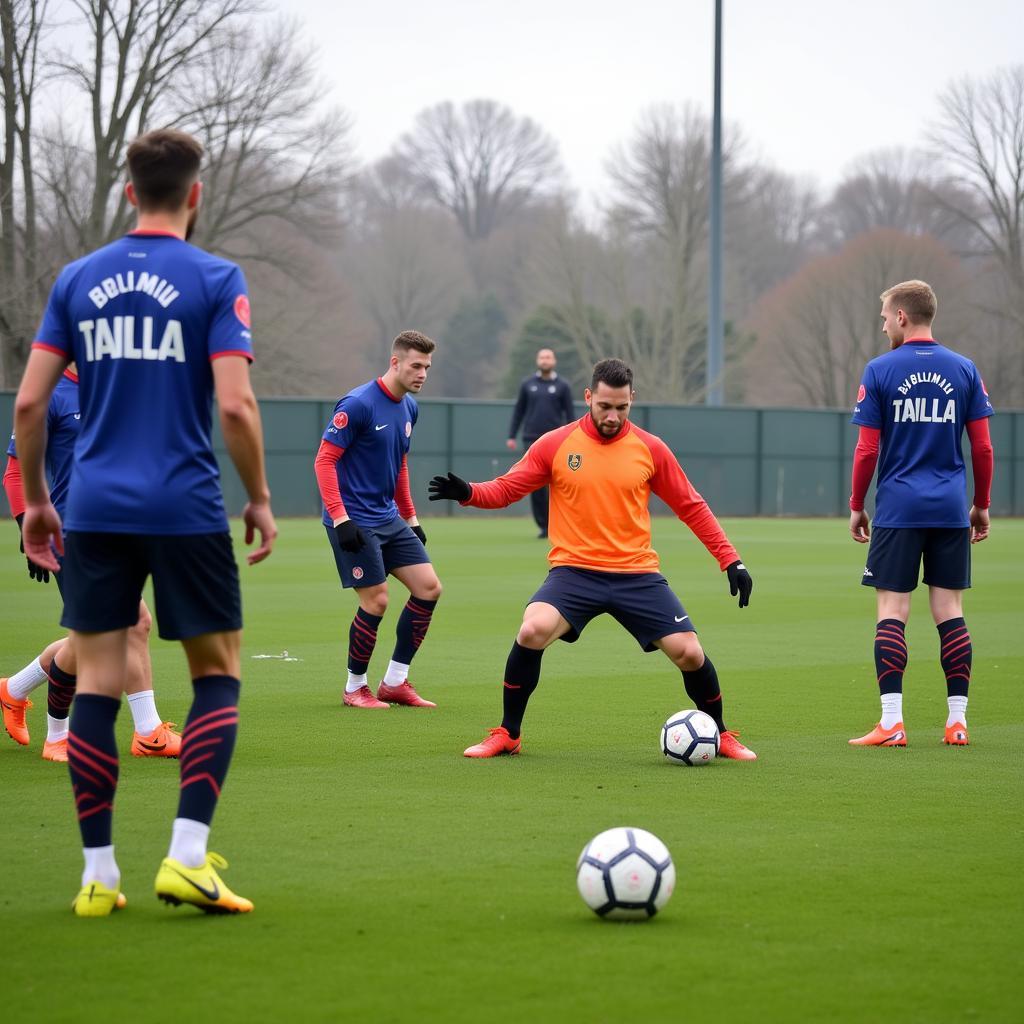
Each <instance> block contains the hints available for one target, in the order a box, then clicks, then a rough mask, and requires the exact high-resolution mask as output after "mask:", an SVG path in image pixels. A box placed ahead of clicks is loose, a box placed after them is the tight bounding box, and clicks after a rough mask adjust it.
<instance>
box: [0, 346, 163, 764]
mask: <svg viewBox="0 0 1024 1024" xmlns="http://www.w3.org/2000/svg"><path fill="white" fill-rule="evenodd" d="M78 405H79V403H78V374H77V373H76V372H75V364H74V363H71V364H70V365H69V366H68V368H67V369H66V370H65V371H64V375H63V376H62V377H61V379H60V380H59V381H58V382H57V387H56V388H55V389H54V391H53V394H52V395H51V396H50V404H49V407H48V408H47V411H46V458H45V462H46V475H47V479H48V483H49V487H50V497H51V500H52V501H53V507H54V508H55V509H56V510H57V514H58V515H61V516H63V514H64V505H65V499H66V497H67V490H68V481H69V480H70V478H71V461H72V458H73V456H74V450H75V441H76V440H77V439H78V435H79V432H80V427H81V413H80V412H79V408H78ZM4 491H5V492H6V494H7V502H8V504H9V505H10V507H11V515H13V516H14V518H15V521H16V522H17V524H18V531H19V535H20V532H21V521H22V519H23V518H24V517H25V499H24V495H23V494H22V487H21V469H20V466H19V464H18V456H17V451H16V450H15V446H14V436H13V435H12V436H11V443H10V444H9V445H8V448H7V468H6V470H5V472H4ZM21 549H22V551H24V544H22V545H21ZM28 574H29V576H30V577H31V578H32V579H34V580H37V581H38V582H40V583H49V582H50V574H49V572H48V571H47V570H46V569H43V568H42V567H40V566H38V565H36V564H35V562H33V561H32V560H31V559H28ZM54 579H55V580H56V582H57V589H58V591H60V594H61V597H63V596H64V576H63V573H59V572H58V573H55V574H54ZM152 622H153V619H152V616H151V615H150V613H149V609H148V608H147V607H146V603H145V601H141V602H140V603H139V620H138V622H136V623H135V625H134V626H132V628H131V629H130V630H129V631H128V645H129V651H130V653H129V657H128V667H129V672H128V681H127V683H126V684H125V696H126V697H127V698H128V707H129V708H130V709H131V713H132V719H133V722H134V725H135V735H134V736H133V737H132V746H131V752H132V754H133V756H135V757H177V756H178V754H179V753H180V752H181V736H180V735H179V734H178V733H176V732H175V731H174V728H173V724H172V723H171V722H164V721H162V720H161V718H160V715H159V714H158V712H157V709H156V699H155V695H154V693H153V666H152V664H151V663H150V660H149V631H150V628H151V626H152ZM58 655H59V656H60V662H59V663H58V661H57V657H58ZM44 680H46V681H47V694H46V708H47V714H46V741H45V742H44V743H43V760H44V761H67V759H68V714H69V711H70V708H71V701H72V698H73V697H74V695H75V685H76V661H75V652H74V645H73V644H71V643H70V641H69V640H68V638H67V637H62V638H61V639H59V640H55V641H53V643H51V644H48V645H47V647H46V648H45V649H44V650H43V652H42V653H41V654H40V655H39V657H38V658H35V659H33V660H32V661H31V662H29V664H28V665H26V666H25V667H24V668H23V669H21V670H20V671H19V672H16V673H15V674H14V675H13V676H11V677H10V678H9V679H0V708H2V711H3V719H4V728H5V729H6V730H7V735H8V736H10V737H11V739H12V740H14V741H15V742H16V743H20V744H21V745H22V746H27V745H28V742H29V732H28V725H27V724H26V722H25V711H26V710H27V709H28V707H29V706H30V705H31V702H30V701H29V699H28V696H29V694H30V693H31V692H32V691H33V690H34V689H35V688H36V687H37V686H40V685H42V683H43V681H44Z"/></svg>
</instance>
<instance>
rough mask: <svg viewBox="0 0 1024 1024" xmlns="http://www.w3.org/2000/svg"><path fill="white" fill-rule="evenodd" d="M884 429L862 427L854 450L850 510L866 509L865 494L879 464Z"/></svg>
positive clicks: (860, 510) (859, 510)
mask: <svg viewBox="0 0 1024 1024" xmlns="http://www.w3.org/2000/svg"><path fill="white" fill-rule="evenodd" d="M881 436H882V431H881V430H879V429H878V428H877V427H861V428H860V434H859V435H858V436H857V447H856V448H854V450H853V480H852V482H851V484H850V511H851V512H862V511H863V510H864V495H866V494H867V493H868V487H870V486H871V478H872V477H873V476H874V475H875V466H876V465H877V464H878V445H879V439H880V438H881Z"/></svg>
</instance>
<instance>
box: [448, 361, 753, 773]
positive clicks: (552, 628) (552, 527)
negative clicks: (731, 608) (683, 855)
mask: <svg viewBox="0 0 1024 1024" xmlns="http://www.w3.org/2000/svg"><path fill="white" fill-rule="evenodd" d="M634 397H635V394H634V392H633V371H632V370H631V369H630V368H629V367H628V366H627V365H626V364H625V363H624V362H622V361H621V360H619V359H604V360H602V361H601V362H599V363H598V364H597V365H596V366H595V367H594V375H593V379H592V381H591V386H590V387H589V388H587V389H586V390H585V391H584V398H585V400H586V403H587V406H588V407H589V412H588V413H587V414H586V415H585V416H583V417H582V418H581V419H579V420H577V421H576V422H574V423H569V424H566V425H565V426H564V427H559V428H558V429H557V430H552V431H550V432H549V433H547V434H545V435H544V436H543V437H541V438H540V439H539V440H537V441H536V442H535V443H534V444H532V445H531V446H530V448H529V450H528V451H527V452H526V454H525V455H524V456H523V458H522V459H520V461H519V462H517V463H516V464H515V465H514V466H513V467H512V468H511V469H510V470H509V471H508V472H507V473H505V474H504V475H503V476H500V477H498V478H497V479H495V480H490V481H488V482H487V483H473V484H470V483H467V482H466V481H465V480H462V479H460V478H459V477H457V476H456V475H455V474H454V473H449V474H448V475H447V476H435V477H434V478H433V479H432V480H431V481H430V484H429V490H430V500H431V501H438V500H441V499H447V500H450V501H458V502H459V503H460V504H462V505H471V506H474V507H476V508H505V507H507V506H508V505H511V504H512V503H513V502H515V501H518V500H519V499H520V498H522V497H524V496H525V495H527V494H529V493H531V492H532V491H535V490H537V489H538V488H540V487H550V488H551V509H550V520H549V525H548V531H549V535H550V538H551V551H550V554H549V555H548V560H549V562H550V563H551V570H550V571H549V573H548V576H547V579H546V580H545V581H544V583H543V585H542V586H541V588H540V590H538V591H537V593H536V594H534V595H533V597H532V598H531V600H530V602H529V604H528V605H527V606H526V611H525V612H524V614H523V623H522V625H521V626H520V627H519V634H518V636H517V637H516V641H515V643H514V644H513V645H512V651H511V653H510V654H509V657H508V663H507V664H506V667H505V678H504V684H503V690H502V694H503V698H504V717H503V718H502V723H501V725H500V726H499V727H498V728H497V729H491V730H490V732H489V734H488V736H487V738H486V739H484V740H483V742H481V743H478V744H476V745H475V746H472V747H470V748H469V749H468V750H466V751H465V755H466V757H496V756H497V755H499V754H518V753H519V751H520V749H521V739H520V730H521V726H522V721H523V716H524V714H525V712H526V705H527V703H528V701H529V699H530V696H531V694H532V693H533V691H534V690H535V689H536V688H537V683H538V682H539V680H540V663H541V657H542V655H543V653H544V650H545V649H546V648H547V647H549V646H550V645H551V644H553V643H554V642H555V641H556V640H559V639H561V640H565V641H567V642H568V643H573V642H574V641H575V640H576V639H578V637H579V635H580V633H582V632H583V629H584V627H585V626H586V625H587V623H588V622H589V621H590V620H591V619H593V618H595V617H596V616H597V615H600V614H602V613H605V612H607V613H608V614H609V615H611V616H613V617H614V618H615V619H616V621H618V622H619V623H621V624H622V626H624V627H625V629H626V630H627V631H628V632H629V633H630V634H632V636H633V637H634V639H636V641H637V642H638V643H639V644H640V646H641V648H642V649H643V650H644V651H653V650H655V649H656V648H657V649H660V650H662V651H664V652H665V654H666V655H668V657H669V659H670V660H671V661H672V663H673V664H674V665H675V666H676V667H677V668H678V669H679V670H680V671H681V672H682V674H683V683H684V685H685V687H686V692H687V694H688V695H689V697H690V699H691V700H693V702H694V703H695V704H696V705H697V707H698V708H699V709H700V710H701V711H703V712H705V713H706V714H708V715H710V716H711V717H712V718H713V719H714V720H715V722H716V723H717V725H718V729H719V732H720V733H721V751H720V752H721V755H722V756H723V757H727V758H732V759H734V760H739V761H753V760H755V758H756V756H757V755H756V754H755V753H754V752H753V751H752V750H750V749H748V748H747V747H745V746H744V745H743V744H742V743H740V741H739V739H738V733H736V732H734V731H732V730H729V729H726V727H725V721H724V719H723V716H722V693H721V689H720V688H719V684H718V674H717V673H716V672H715V667H714V665H712V663H711V659H710V658H708V657H707V656H706V655H705V653H704V649H703V648H702V647H701V644H700V641H699V640H698V639H697V634H696V632H695V630H694V626H693V623H692V622H691V620H690V616H689V615H688V614H687V613H686V610H685V609H684V608H683V606H682V604H681V603H680V601H679V598H678V597H676V595H675V594H674V593H673V592H672V591H671V589H670V588H669V585H668V581H667V580H666V579H665V577H664V576H662V575H661V573H660V572H659V571H658V554H657V552H656V551H655V550H654V549H653V548H652V547H651V514H650V509H649V502H650V497H651V494H652V493H653V494H656V495H657V496H658V497H659V498H661V499H662V500H663V501H664V502H665V503H666V504H668V506H669V507H670V508H671V509H672V511H673V512H675V513H676V515H677V516H678V517H679V518H680V519H681V520H682V521H683V522H684V523H686V525H687V526H689V527H690V529H691V530H692V531H693V532H694V533H695V534H696V535H697V538H698V539H699V540H700V541H701V543H703V544H704V546H705V547H706V548H707V549H708V551H709V552H710V553H711V554H712V555H713V556H714V558H715V559H716V561H717V562H718V564H719V566H720V568H721V569H722V570H723V571H726V572H727V573H728V578H729V588H730V591H731V592H732V594H733V595H734V596H735V595H736V594H739V606H740V607H741V608H743V607H745V606H746V605H747V604H748V603H749V600H750V591H751V589H752V587H753V581H752V580H751V578H750V574H749V573H748V572H747V570H746V568H745V566H744V565H743V562H742V561H741V560H740V556H739V554H738V553H737V552H736V549H735V548H734V547H733V546H732V544H730V543H729V538H728V537H726V535H725V532H724V531H723V530H722V528H721V526H720V525H719V523H718V520H717V519H715V516H714V514H713V513H712V511H711V509H710V508H708V504H707V502H706V501H705V500H704V499H703V498H702V497H701V496H700V495H699V494H698V493H697V492H696V490H694V488H693V486H692V484H691V483H690V481H689V480H687V478H686V474H685V473H684V472H683V470H682V468H681V467H680V465H679V463H678V462H677V461H676V459H675V456H673V454H672V452H671V451H670V450H669V447H668V445H666V444H665V442H664V441H662V440H661V438H659V437H655V435H654V434H649V433H648V432H647V431H645V430H641V429H640V428H639V427H636V426H634V425H633V424H632V423H630V422H629V410H630V407H631V405H632V404H633V399H634Z"/></svg>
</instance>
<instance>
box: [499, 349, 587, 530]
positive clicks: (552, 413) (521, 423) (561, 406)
mask: <svg viewBox="0 0 1024 1024" xmlns="http://www.w3.org/2000/svg"><path fill="white" fill-rule="evenodd" d="M557 362H558V360H557V359H556V358H555V353H554V352H553V351H552V350H551V349H549V348H542V349H541V350H540V351H539V352H538V353H537V372H536V373H532V374H530V376H529V377H526V378H524V379H523V382H522V384H520V385H519V396H518V397H517V398H516V406H515V408H514V409H513V410H512V423H511V424H510V425H509V428H508V440H507V441H506V442H505V444H506V447H508V448H509V449H511V450H513V451H514V450H515V448H516V434H517V433H519V428H520V427H522V428H523V447H524V448H529V447H530V445H531V444H533V442H534V441H536V440H537V438H539V437H540V436H541V435H542V434H546V433H547V432H548V431H549V430H555V429H556V428H558V427H561V426H564V425H565V424H566V423H569V422H570V421H571V420H573V419H574V418H575V410H574V409H573V404H572V389H571V388H570V387H569V383H568V381H565V380H563V379H562V378H561V377H559V376H558V374H557V373H556V372H555V365H556V364H557ZM530 507H531V509H532V510H533V518H534V519H535V520H536V523H537V527H538V529H539V530H540V532H539V533H538V534H537V536H538V537H546V536H547V535H548V489H547V488H546V487H542V488H541V489H540V490H538V491H534V492H533V493H532V494H531V495H530Z"/></svg>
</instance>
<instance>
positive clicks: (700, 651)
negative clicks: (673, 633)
mask: <svg viewBox="0 0 1024 1024" xmlns="http://www.w3.org/2000/svg"><path fill="white" fill-rule="evenodd" d="M672 661H673V662H674V663H675V665H676V666H677V667H678V668H680V669H682V671H684V672H696V671H697V669H699V668H700V667H701V665H703V664H704V648H703V647H701V645H700V641H699V640H698V639H697V634H696V633H682V634H680V636H679V639H678V643H677V645H676V647H675V649H674V650H673V651H672Z"/></svg>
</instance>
